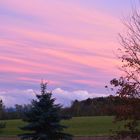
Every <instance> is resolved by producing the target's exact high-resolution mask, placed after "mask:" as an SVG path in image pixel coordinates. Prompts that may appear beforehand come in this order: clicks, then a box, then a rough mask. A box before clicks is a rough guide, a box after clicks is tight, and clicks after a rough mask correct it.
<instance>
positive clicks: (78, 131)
mask: <svg viewBox="0 0 140 140" xmlns="http://www.w3.org/2000/svg"><path fill="white" fill-rule="evenodd" d="M112 121H113V117H108V116H104V117H103V116H102V117H74V118H72V119H71V120H66V121H63V122H62V123H63V124H65V125H67V126H68V127H69V128H68V129H67V130H66V132H68V133H71V134H73V135H74V136H108V135H110V134H111V130H115V129H117V128H118V127H120V126H121V125H120V124H117V125H116V124H114V123H112ZM23 125H24V122H22V121H21V120H8V121H6V128H4V129H3V130H2V131H1V133H0V136H15V135H17V134H20V133H22V131H21V130H20V129H19V127H20V126H23Z"/></svg>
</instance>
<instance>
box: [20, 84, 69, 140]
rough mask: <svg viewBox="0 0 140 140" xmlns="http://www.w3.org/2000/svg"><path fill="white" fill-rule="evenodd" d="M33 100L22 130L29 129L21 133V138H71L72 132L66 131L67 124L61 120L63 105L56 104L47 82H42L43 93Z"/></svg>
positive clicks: (59, 139)
mask: <svg viewBox="0 0 140 140" xmlns="http://www.w3.org/2000/svg"><path fill="white" fill-rule="evenodd" d="M36 98H37V99H36V100H32V103H31V108H30V109H29V110H28V111H26V112H25V113H24V119H23V120H24V121H25V122H27V125H25V126H24V127H22V128H21V129H22V130H25V131H27V132H28V133H24V134H21V135H19V136H20V138H21V139H23V140H25V139H30V140H71V139H72V136H71V135H70V134H67V133H64V132H63V130H64V129H65V128H66V126H64V125H61V124H60V122H61V120H62V119H63V117H62V116H61V114H60V110H61V106H60V105H59V104H55V103H54V102H55V99H54V98H52V93H51V92H48V91H47V84H46V83H41V94H40V95H36Z"/></svg>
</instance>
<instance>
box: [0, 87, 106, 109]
mask: <svg viewBox="0 0 140 140" xmlns="http://www.w3.org/2000/svg"><path fill="white" fill-rule="evenodd" d="M36 93H38V92H37V91H34V90H32V89H27V90H17V89H16V90H9V91H0V98H1V99H2V100H3V102H4V104H5V105H6V106H8V107H10V106H14V105H15V104H28V103H30V102H31V100H32V99H35V95H36ZM52 93H53V94H52V96H53V97H54V98H55V99H56V103H60V104H62V105H63V106H69V105H70V104H71V102H72V101H73V100H75V99H77V100H84V99H87V98H93V97H98V96H107V95H106V94H97V93H89V92H88V91H86V90H75V91H67V90H63V89H61V88H56V89H54V90H53V91H52Z"/></svg>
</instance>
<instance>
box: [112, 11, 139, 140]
mask: <svg viewBox="0 0 140 140" xmlns="http://www.w3.org/2000/svg"><path fill="white" fill-rule="evenodd" d="M124 25H125V27H126V29H127V32H126V34H125V35H122V34H121V35H119V36H120V39H121V46H122V49H119V50H120V52H121V53H120V54H121V55H120V56H119V59H120V60H121V61H122V68H121V69H122V70H123V72H124V76H122V77H120V78H119V79H113V80H111V81H110V83H111V85H113V86H114V87H116V88H117V92H116V95H117V96H119V97H121V98H122V99H123V101H124V102H123V103H122V104H121V105H120V106H119V107H117V109H116V117H115V120H116V121H125V128H126V129H125V130H120V131H117V136H118V138H125V137H131V138H134V139H137V140H140V127H139V122H140V12H139V11H138V10H134V11H133V14H132V16H131V17H130V20H129V21H127V22H125V23H124Z"/></svg>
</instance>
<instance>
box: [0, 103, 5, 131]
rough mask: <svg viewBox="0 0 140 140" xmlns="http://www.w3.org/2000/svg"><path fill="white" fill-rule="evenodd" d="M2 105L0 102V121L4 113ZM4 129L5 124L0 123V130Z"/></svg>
mask: <svg viewBox="0 0 140 140" xmlns="http://www.w3.org/2000/svg"><path fill="white" fill-rule="evenodd" d="M4 108H5V107H4V104H3V101H2V100H0V119H3V118H4V116H5V112H4ZM5 127H6V123H5V122H0V129H2V128H5Z"/></svg>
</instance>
